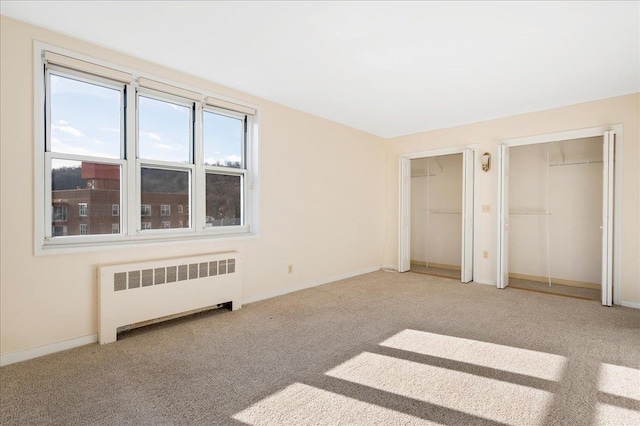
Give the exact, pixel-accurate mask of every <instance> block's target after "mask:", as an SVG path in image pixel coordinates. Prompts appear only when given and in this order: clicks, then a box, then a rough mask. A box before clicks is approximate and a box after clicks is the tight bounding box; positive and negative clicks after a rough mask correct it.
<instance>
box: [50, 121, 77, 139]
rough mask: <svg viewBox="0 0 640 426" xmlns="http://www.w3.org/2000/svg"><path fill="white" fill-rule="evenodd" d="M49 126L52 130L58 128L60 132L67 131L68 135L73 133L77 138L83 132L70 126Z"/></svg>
mask: <svg viewBox="0 0 640 426" xmlns="http://www.w3.org/2000/svg"><path fill="white" fill-rule="evenodd" d="M60 122H62V121H60ZM51 128H52V129H54V130H60V131H61V132H65V133H69V134H70V135H73V136H75V137H78V138H79V137H82V136H84V134H83V133H82V132H81V131H80V130H78V129H76V128H75V127H71V126H60V125H57V124H54V125H52V126H51Z"/></svg>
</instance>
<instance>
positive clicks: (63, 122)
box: [58, 120, 69, 124]
mask: <svg viewBox="0 0 640 426" xmlns="http://www.w3.org/2000/svg"><path fill="white" fill-rule="evenodd" d="M58 124H69V123H67V122H66V121H64V120H58Z"/></svg>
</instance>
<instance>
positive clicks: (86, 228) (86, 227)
mask: <svg viewBox="0 0 640 426" xmlns="http://www.w3.org/2000/svg"><path fill="white" fill-rule="evenodd" d="M78 235H89V225H87V224H86V223H81V224H80V229H79V230H78Z"/></svg>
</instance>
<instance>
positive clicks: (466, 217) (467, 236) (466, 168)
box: [461, 149, 475, 283]
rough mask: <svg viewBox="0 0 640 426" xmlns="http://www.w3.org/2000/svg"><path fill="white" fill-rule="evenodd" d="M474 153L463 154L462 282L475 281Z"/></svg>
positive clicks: (467, 151)
mask: <svg viewBox="0 0 640 426" xmlns="http://www.w3.org/2000/svg"><path fill="white" fill-rule="evenodd" d="M474 161H475V158H474V152H473V151H472V150H470V149H465V150H464V152H463V153H462V275H461V281H462V282H463V283H468V282H470V281H471V280H473V168H474Z"/></svg>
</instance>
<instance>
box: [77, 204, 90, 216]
mask: <svg viewBox="0 0 640 426" xmlns="http://www.w3.org/2000/svg"><path fill="white" fill-rule="evenodd" d="M88 212H89V204H88V203H78V216H80V217H87V213H88Z"/></svg>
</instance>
